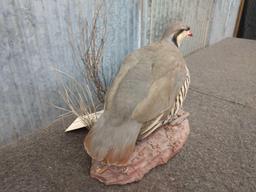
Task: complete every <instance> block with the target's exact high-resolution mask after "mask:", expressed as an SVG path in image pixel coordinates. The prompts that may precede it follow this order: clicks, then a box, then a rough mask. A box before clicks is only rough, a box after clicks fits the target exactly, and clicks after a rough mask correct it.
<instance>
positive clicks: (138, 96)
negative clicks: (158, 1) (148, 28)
mask: <svg viewBox="0 0 256 192" xmlns="http://www.w3.org/2000/svg"><path fill="white" fill-rule="evenodd" d="M186 82H187V85H186ZM188 84H189V74H188V70H187V67H186V62H185V60H184V59H183V56H182V54H181V53H180V51H179V49H178V48H177V47H176V46H175V45H174V44H173V43H170V42H169V41H168V40H167V39H163V40H161V41H160V42H156V43H153V44H150V45H148V46H146V47H143V48H141V49H137V50H135V51H134V52H133V53H131V54H129V55H128V56H127V57H126V58H125V59H124V62H123V64H122V66H121V68H120V71H119V72H118V74H117V76H116V77H115V79H114V81H113V84H112V86H111V88H110V89H109V91H108V93H107V95H106V99H105V106H104V113H103V114H102V116H101V117H100V118H99V119H98V121H97V122H96V124H95V125H94V127H93V128H92V129H91V130H90V132H89V133H88V135H87V136H86V139H85V148H86V150H87V152H88V154H89V155H90V156H91V157H92V158H93V159H96V160H98V161H105V162H106V163H109V164H114V165H121V164H123V163H125V162H126V161H127V160H128V158H129V156H130V154H131V153H132V152H133V149H134V146H135V143H136V140H137V139H138V137H139V136H143V134H145V133H148V132H149V133H151V132H152V131H151V130H153V127H154V126H152V124H154V123H156V122H160V121H162V119H163V117H166V116H168V115H169V114H171V115H174V114H175V113H176V112H177V110H178V108H179V107H181V105H182V102H183V100H184V98H185V96H186V92H187V88H188ZM145 130H146V131H145Z"/></svg>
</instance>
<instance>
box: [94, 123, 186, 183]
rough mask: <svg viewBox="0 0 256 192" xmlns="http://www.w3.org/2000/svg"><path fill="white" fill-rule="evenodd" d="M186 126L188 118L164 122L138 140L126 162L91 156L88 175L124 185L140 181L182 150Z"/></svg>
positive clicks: (102, 180)
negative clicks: (114, 162)
mask: <svg viewBox="0 0 256 192" xmlns="http://www.w3.org/2000/svg"><path fill="white" fill-rule="evenodd" d="M189 130H190V129H189V123H188V120H187V119H185V120H184V121H183V122H182V123H181V124H179V125H175V126H171V125H164V126H163V127H161V128H159V129H158V130H156V131H155V132H154V133H152V134H151V135H150V136H149V137H147V138H146V139H144V140H142V141H140V142H138V143H137V145H136V147H135V151H134V153H133V154H132V155H131V157H130V159H129V161H128V163H127V165H125V166H120V167H119V166H112V165H106V164H104V163H103V162H98V161H95V160H93V161H92V166H91V170H90V174H91V177H93V178H96V179H98V180H99V181H101V182H103V183H105V184H106V185H114V184H118V185H123V184H127V183H132V182H135V181H139V180H141V179H142V178H143V176H144V175H145V174H146V173H148V172H149V171H150V170H151V169H153V168H154V167H156V166H158V165H161V164H165V163H167V162H168V160H170V159H171V158H172V157H174V156H175V155H176V154H177V153H178V152H179V151H180V150H181V148H182V147H183V145H184V144H185V142H186V140H187V138H188V135H189Z"/></svg>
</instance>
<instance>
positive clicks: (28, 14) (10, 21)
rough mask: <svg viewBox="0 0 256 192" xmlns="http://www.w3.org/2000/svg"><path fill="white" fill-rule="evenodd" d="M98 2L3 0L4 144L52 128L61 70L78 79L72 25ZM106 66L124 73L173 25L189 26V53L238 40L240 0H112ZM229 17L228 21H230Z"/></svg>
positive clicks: (0, 117) (0, 98)
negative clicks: (130, 57) (135, 55)
mask: <svg viewBox="0 0 256 192" xmlns="http://www.w3.org/2000/svg"><path fill="white" fill-rule="evenodd" d="M94 2H95V1H94V0H72V1H71V0H56V1H52V0H2V1H0V89H1V92H0V122H1V123H0V144H1V143H7V142H9V141H11V140H15V139H17V138H19V137H20V136H22V135H25V134H28V133H29V132H31V131H32V130H36V129H37V128H40V127H45V126H47V125H48V124H49V123H51V122H52V121H53V120H54V119H55V118H56V117H57V116H58V115H59V114H60V111H58V110H56V109H55V108H54V107H52V106H51V105H50V103H54V104H58V105H62V102H61V100H60V99H59V96H58V94H57V90H58V89H59V88H60V83H59V82H58V81H57V77H56V74H55V72H53V70H52V68H53V67H56V66H57V67H59V68H60V69H62V70H64V71H66V72H68V73H72V74H73V75H76V70H75V67H74V62H75V60H74V58H73V57H72V50H71V48H70V46H69V42H68V41H69V40H68V22H69V21H70V22H71V24H72V27H73V29H74V31H75V33H78V21H79V18H80V17H83V16H87V17H88V18H89V19H90V17H91V16H92V10H93V5H94ZM106 2H107V4H106V10H107V16H108V38H107V44H106V48H105V53H104V67H105V69H106V71H108V69H109V68H110V66H114V67H113V68H114V69H115V71H117V70H118V67H119V65H120V64H121V62H122V59H123V58H124V56H125V55H127V54H128V53H129V52H131V51H132V50H134V49H136V48H138V47H140V46H143V45H146V44H148V43H150V42H152V41H154V40H157V39H158V38H159V37H160V36H161V34H162V32H163V30H164V26H165V25H166V23H167V21H168V20H170V19H179V20H184V21H185V22H186V23H188V24H189V25H190V26H191V28H192V30H193V33H194V38H193V39H192V40H190V41H188V42H186V43H185V44H184V45H183V46H182V51H183V52H184V54H188V53H191V52H192V51H194V50H196V49H199V48H202V47H204V46H206V45H207V44H208V42H210V43H214V42H216V41H218V40H220V39H222V38H224V37H226V36H232V30H233V28H234V23H235V20H236V14H237V10H238V6H239V0H228V1H225V0H217V1H215V0H181V1H175V0H122V1H119V0H112V1H106ZM222 18H225V20H223V21H222Z"/></svg>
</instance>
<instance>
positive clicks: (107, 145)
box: [84, 114, 141, 165]
mask: <svg viewBox="0 0 256 192" xmlns="http://www.w3.org/2000/svg"><path fill="white" fill-rule="evenodd" d="M114 122H115V123H114ZM117 122H118V120H116V119H115V120H113V119H110V118H108V116H107V115H104V114H103V115H102V116H101V117H100V118H99V120H98V121H97V123H96V124H95V126H94V127H93V128H92V129H91V130H90V131H89V133H88V134H87V136H86V137H85V141H84V147H85V149H86V151H87V153H88V154H89V155H90V156H91V157H92V158H93V159H95V160H98V161H104V162H106V163H108V164H111V165H123V164H125V163H126V162H127V161H128V160H129V157H130V155H131V153H132V152H133V151H134V147H135V143H136V140H137V137H138V134H139V131H140V127H141V124H139V123H138V122H136V121H135V120H131V119H129V120H125V121H124V122H122V121H121V122H120V123H117Z"/></svg>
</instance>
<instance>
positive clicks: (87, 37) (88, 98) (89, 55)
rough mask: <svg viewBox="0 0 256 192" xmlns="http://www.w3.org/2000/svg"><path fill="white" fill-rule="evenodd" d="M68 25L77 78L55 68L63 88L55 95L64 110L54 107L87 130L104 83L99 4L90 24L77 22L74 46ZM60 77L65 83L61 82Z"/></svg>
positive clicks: (101, 97) (103, 27)
mask: <svg viewBox="0 0 256 192" xmlns="http://www.w3.org/2000/svg"><path fill="white" fill-rule="evenodd" d="M89 23H90V25H89ZM68 26H69V28H68V34H69V42H70V46H71V48H72V52H73V58H74V60H75V64H76V67H77V69H78V71H79V72H80V73H81V75H80V77H79V78H80V79H78V78H77V77H75V76H72V75H70V74H68V73H65V72H64V71H62V70H58V69H56V71H57V72H58V73H59V74H61V75H62V88H63V89H62V91H60V93H59V94H60V96H61V98H62V100H63V101H64V103H65V104H66V106H67V107H66V108H65V107H60V106H56V105H55V107H56V108H58V109H61V110H63V111H65V112H66V114H74V115H75V116H77V117H79V118H80V119H81V120H82V121H83V122H84V124H86V125H89V126H88V128H90V127H91V126H92V125H93V124H94V122H95V121H96V115H94V116H92V115H89V114H92V113H96V111H97V110H98V108H99V107H98V106H102V105H103V104H104V97H105V94H106V90H107V82H106V78H105V76H104V74H103V67H102V60H103V50H104V45H105V40H106V34H107V33H106V28H107V17H106V12H105V10H104V6H103V2H101V3H100V4H98V5H96V7H95V10H94V14H93V18H92V21H91V22H88V20H87V18H84V19H82V20H79V40H78V41H79V42H78V43H77V40H76V39H77V38H75V36H76V35H75V33H74V32H73V28H72V23H71V21H69V23H68ZM63 77H64V78H65V79H66V80H63ZM81 77H82V79H81ZM95 97H96V100H95ZM66 114H64V115H63V116H65V115H66Z"/></svg>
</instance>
